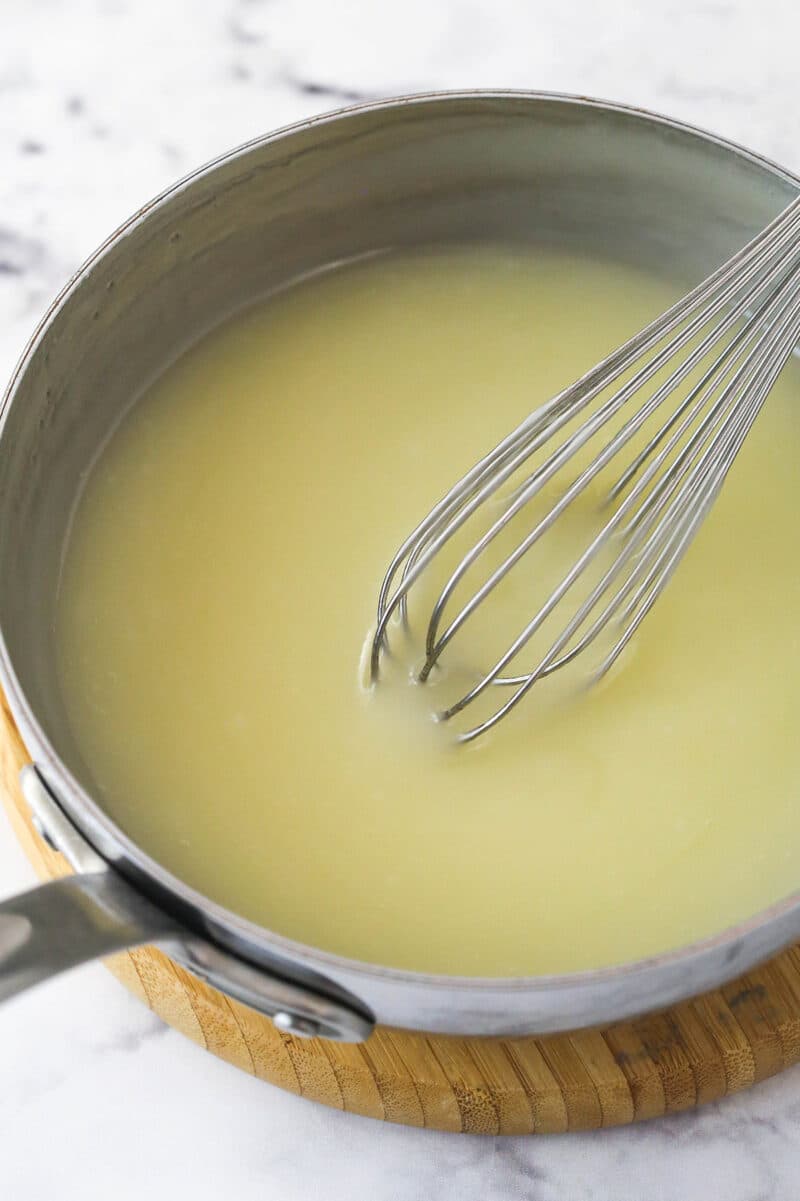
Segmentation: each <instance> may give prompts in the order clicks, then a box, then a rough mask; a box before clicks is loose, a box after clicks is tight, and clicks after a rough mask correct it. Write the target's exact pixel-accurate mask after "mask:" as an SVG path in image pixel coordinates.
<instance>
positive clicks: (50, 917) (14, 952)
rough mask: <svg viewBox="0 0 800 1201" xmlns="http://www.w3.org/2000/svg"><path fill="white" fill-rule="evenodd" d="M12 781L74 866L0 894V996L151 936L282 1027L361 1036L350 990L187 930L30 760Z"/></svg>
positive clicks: (369, 1021) (352, 1038)
mask: <svg viewBox="0 0 800 1201" xmlns="http://www.w3.org/2000/svg"><path fill="white" fill-rule="evenodd" d="M20 782H21V785H22V791H23V793H24V795H25V799H26V800H27V802H28V805H29V806H30V809H31V815H32V820H33V823H34V825H35V827H36V829H37V830H38V832H39V834H40V835H41V836H42V837H43V838H44V839H46V841H47V842H48V843H49V844H50V845H51V846H52V847H53V848H54V850H57V851H60V852H61V853H62V854H64V855H65V856H66V858H67V860H68V861H69V863H70V864H71V866H72V867H73V868H74V869H75V871H76V872H77V874H76V875H74V876H67V877H65V878H64V879H61V880H55V881H53V882H52V883H51V884H43V885H41V887H39V888H33V889H31V890H30V892H23V893H21V894H20V895H19V896H16V897H11V898H10V899H8V900H6V901H3V902H0V1001H3V1000H5V999H6V998H7V997H13V996H14V995H15V994H16V993H20V992H23V991H24V990H25V989H27V988H31V987H32V986H33V985H34V984H38V983H39V982H40V981H42V980H47V979H48V978H49V977H51V976H56V975H58V973H59V972H64V971H66V970H67V969H68V968H72V967H78V965H79V964H81V963H86V962H88V961H89V960H91V959H100V958H102V957H103V956H105V955H111V954H113V953H114V952H115V951H124V950H127V949H128V948H130V947H137V946H141V945H142V944H143V943H158V944H160V946H161V947H162V948H163V949H164V950H166V951H167V953H168V954H170V955H171V956H172V957H173V958H174V959H176V960H177V962H178V963H180V964H182V965H183V966H184V967H186V968H188V970H189V971H190V972H192V973H193V974H194V975H196V976H199V977H200V978H201V979H203V980H205V981H207V982H208V983H209V984H211V985H212V986H214V987H215V988H219V989H221V990H222V991H223V992H225V993H227V994H228V995H229V996H233V997H235V998H236V999H237V1000H239V1001H242V1002H243V1003H244V1004H245V1005H249V1006H251V1007H252V1008H253V1009H257V1010H259V1012H261V1013H263V1014H265V1015H267V1016H269V1017H271V1018H272V1020H273V1021H274V1022H275V1024H276V1026H278V1028H279V1029H281V1030H283V1031H285V1032H286V1033H288V1034H294V1035H297V1036H301V1037H306V1038H311V1037H319V1038H327V1039H335V1040H339V1041H343V1042H360V1041H361V1040H362V1039H365V1038H367V1037H368V1036H369V1034H370V1032H371V1031H372V1028H373V1024H374V1019H373V1017H372V1014H371V1013H370V1012H369V1010H368V1009H367V1008H366V1007H365V1006H363V1005H362V1004H361V1003H360V1002H358V1001H357V1000H356V998H350V997H348V996H345V995H344V994H343V992H342V990H341V989H337V988H335V986H334V985H333V984H332V983H331V982H329V981H321V985H322V987H321V988H320V989H317V988H315V987H313V986H312V985H310V984H309V985H307V984H305V983H302V984H301V983H300V982H298V981H294V980H292V979H290V978H288V977H287V976H283V975H282V974H279V973H278V972H275V971H272V970H270V969H269V968H268V967H266V966H264V965H257V964H256V963H253V962H251V961H249V960H248V959H245V958H243V957H241V956H240V955H238V954H235V953H232V952H231V951H228V950H226V949H225V948H224V947H221V946H217V945H216V944H215V943H214V942H212V941H210V940H209V939H207V938H205V937H203V936H202V935H201V934H199V933H197V932H196V931H194V930H190V929H189V928H188V927H187V926H185V925H183V924H182V923H180V922H178V921H177V920H176V919H175V918H173V917H171V916H170V915H169V913H167V912H166V910H164V909H162V908H161V907H160V906H159V905H157V904H155V902H153V901H151V900H150V899H149V898H148V897H147V896H145V895H144V893H143V892H139V890H138V889H137V888H135V887H134V886H133V885H132V884H130V883H129V882H128V881H127V880H126V879H125V877H124V876H123V875H122V874H121V873H120V872H118V871H117V870H116V869H115V868H114V867H113V866H112V865H110V864H108V863H107V862H106V861H105V859H103V858H102V857H101V856H100V855H98V853H97V852H96V851H95V849H94V848H93V847H92V846H91V845H90V843H89V842H88V841H87V840H86V839H85V838H84V836H83V835H82V833H81V832H80V831H79V830H78V828H77V827H76V826H75V825H73V823H72V822H71V821H70V819H69V817H68V816H67V814H66V813H65V811H64V810H63V809H62V808H61V806H60V805H59V804H58V802H57V800H56V798H55V797H54V796H53V794H52V793H51V791H50V789H49V788H48V787H47V785H46V784H45V782H44V779H43V778H42V776H41V775H40V774H39V771H38V770H37V769H36V768H35V767H33V766H32V765H31V766H28V767H24V768H23V769H22V772H21V773H20ZM337 994H338V995H337Z"/></svg>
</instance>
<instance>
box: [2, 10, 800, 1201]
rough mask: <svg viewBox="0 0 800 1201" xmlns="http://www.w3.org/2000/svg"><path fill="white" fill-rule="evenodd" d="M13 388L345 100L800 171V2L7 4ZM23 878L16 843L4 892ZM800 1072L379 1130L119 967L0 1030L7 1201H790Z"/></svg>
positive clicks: (796, 1163)
mask: <svg viewBox="0 0 800 1201" xmlns="http://www.w3.org/2000/svg"><path fill="white" fill-rule="evenodd" d="M0 30H2V32H1V33H0V162H2V165H3V169H2V171H1V172H0V375H2V376H7V375H8V373H9V371H10V369H11V367H12V364H13V361H14V359H15V357H16V355H17V354H18V352H19V351H20V349H21V348H22V345H23V343H24V340H25V338H26V336H27V334H28V333H29V332H30V330H31V328H32V326H33V324H34V322H35V320H36V318H37V317H38V316H39V314H40V313H41V312H42V310H43V308H44V306H45V305H46V303H47V302H48V300H49V299H50V298H51V297H52V296H53V294H54V293H55V292H56V290H57V289H58V288H59V286H60V285H61V284H62V283H63V282H64V280H65V279H66V277H67V275H68V273H69V272H70V271H71V270H72V269H73V268H74V267H76V266H77V265H78V264H79V263H80V261H81V260H82V259H83V258H84V256H85V255H86V254H88V252H89V251H90V250H92V249H93V247H94V246H95V245H96V244H97V243H98V242H99V241H100V240H101V238H102V237H104V236H105V235H106V234H107V233H108V232H109V231H110V230H111V229H112V228H113V227H114V226H115V225H116V224H117V223H118V222H119V221H121V220H122V219H123V218H124V217H126V216H127V215H128V214H129V213H130V212H131V211H132V210H133V209H134V208H135V207H136V206H137V205H138V204H140V203H141V202H142V201H145V200H147V199H148V198H149V197H150V196H151V195H152V194H153V193H155V192H157V191H158V190H159V189H161V188H162V187H164V186H165V185H166V184H168V183H170V182H171V181H172V180H173V179H174V178H175V177H176V176H178V175H180V174H181V173H183V172H184V171H186V170H188V169H189V168H190V167H192V166H194V165H196V164H197V163H199V162H201V161H203V160H205V159H208V158H210V157H212V156H213V155H215V154H216V153H218V152H219V151H222V150H225V149H226V148H228V147H229V146H232V145H234V144H236V143H238V142H241V141H243V140H245V139H246V138H249V137H251V136H253V135H255V134H258V133H260V132H261V131H263V130H266V129H269V128H271V127H274V126H277V125H281V124H283V123H285V122H287V121H291V120H294V119H296V118H299V117H302V116H304V115H306V114H310V113H313V112H315V111H320V110H323V109H326V108H332V107H335V106H337V105H338V104H340V103H343V102H348V101H350V100H351V99H359V98H367V97H371V96H377V95H388V94H392V93H398V92H402V91H411V90H425V89H429V88H437V87H459V86H465V87H468V86H515V87H536V88H550V89H554V90H560V91H576V92H582V93H588V94H591V95H598V96H603V97H609V98H613V99H617V100H623V101H630V102H633V103H636V104H643V105H647V106H650V107H652V108H655V109H658V110H662V111H664V112H668V113H671V114H673V115H676V116H678V117H683V118H685V119H687V120H690V121H694V122H698V123H700V124H703V125H707V126H709V127H711V128H713V129H715V130H717V131H718V132H720V133H723V134H726V135H728V136H730V137H733V138H735V139H737V140H739V141H742V142H745V143H748V144H750V145H751V146H753V147H754V148H756V149H758V150H760V151H762V152H763V153H765V154H767V155H770V156H772V157H774V158H776V159H779V160H781V161H782V162H784V163H785V164H786V165H787V166H790V167H793V168H794V169H795V170H798V169H800V126H799V125H798V120H797V97H798V87H797V82H798V40H799V39H798V35H800V10H798V8H797V4H796V0H760V3H758V4H754V3H752V2H751V0H728V2H724V0H716V2H712V0H705V2H701V0H685V2H681V0H661V2H660V3H659V4H658V5H656V4H649V3H646V2H645V0H641V2H640V3H638V4H632V3H630V0H605V3H595V2H594V0H572V2H571V3H569V2H566V0H565V2H562V3H561V4H553V3H546V2H545V0H491V2H490V0H484V3H481V2H480V0H403V2H402V3H401V4H394V5H392V6H391V8H389V7H388V6H386V5H384V4H380V3H377V2H375V0H339V2H338V3H334V2H331V0H327V2H325V0H261V2H259V0H0ZM30 878H31V873H30V870H29V869H28V867H27V865H26V864H25V863H24V862H23V859H22V856H21V853H20V852H19V850H18V849H17V848H16V846H15V845H14V843H13V840H12V837H11V834H10V832H9V830H8V827H7V826H6V825H5V823H1V824H0V893H3V894H4V893H7V892H12V891H14V890H15V889H16V888H20V887H22V886H24V885H25V884H26V883H27V882H28V881H29V880H30ZM799 1130H800V1071H798V1070H795V1071H793V1072H792V1071H790V1072H788V1073H786V1074H785V1075H783V1076H782V1077H780V1078H778V1079H776V1080H773V1081H771V1082H769V1083H767V1084H765V1085H762V1086H761V1087H759V1088H757V1089H754V1090H753V1091H752V1092H750V1093H747V1094H745V1095H742V1096H739V1097H737V1098H733V1099H731V1100H729V1101H728V1102H726V1103H724V1104H722V1105H719V1106H712V1107H709V1108H707V1109H705V1110H702V1111H700V1112H698V1113H696V1114H691V1115H688V1116H682V1117H679V1118H674V1119H668V1120H663V1121H658V1122H653V1123H650V1124H648V1125H645V1126H641V1127H637V1128H633V1129H626V1130H620V1131H610V1132H602V1133H599V1134H593V1135H580V1136H578V1135H574V1136H558V1137H553V1138H539V1139H528V1140H523V1139H510V1140H502V1139H496V1140H493V1139H481V1138H466V1137H461V1138H459V1137H455V1136H450V1135H437V1134H432V1133H429V1132H426V1131H412V1130H405V1129H401V1128H397V1127H385V1126H381V1125H378V1124H377V1123H373V1122H370V1121H366V1120H363V1119H359V1118H355V1117H352V1116H349V1115H343V1114H339V1113H331V1112H328V1111H326V1110H324V1109H322V1108H320V1107H317V1106H314V1105H311V1104H309V1103H307V1102H305V1101H302V1100H299V1099H297V1098H294V1097H290V1096H286V1095H284V1094H282V1093H280V1092H278V1091H277V1090H275V1089H272V1088H270V1087H269V1086H267V1085H265V1084H262V1083H260V1082H258V1081H256V1080H253V1079H251V1078H249V1077H247V1076H245V1075H243V1074H241V1073H238V1072H237V1071H235V1070H234V1069H233V1068H230V1067H228V1066H227V1065H225V1064H223V1063H220V1062H218V1061H216V1060H214V1059H212V1057H211V1056H208V1055H204V1054H203V1053H202V1052H200V1051H199V1050H198V1049H197V1048H195V1047H194V1046H193V1045H191V1044H189V1043H188V1042H185V1041H184V1040H183V1039H182V1038H181V1037H180V1036H179V1035H177V1034H174V1033H173V1032H171V1031H169V1030H167V1029H166V1028H165V1027H163V1026H162V1025H161V1024H160V1023H159V1022H158V1021H157V1020H156V1019H155V1018H153V1017H152V1015H151V1014H150V1013H148V1012H147V1011H146V1010H144V1009H143V1008H141V1007H140V1006H139V1005H138V1004H137V1003H136V1002H134V1001H133V1000H131V999H130V998H129V997H128V996H127V995H126V994H125V993H124V992H123V990H122V989H121V988H120V987H119V986H118V985H117V984H116V983H115V982H114V981H113V980H112V979H111V978H110V977H109V976H107V975H106V973H105V972H104V970H103V969H102V968H100V967H92V968H87V969H84V970H82V971H80V972H78V973H75V974H73V975H72V976H70V977H66V978H63V979H62V980H60V981H58V982H56V983H54V984H52V985H50V986H49V987H46V988H43V989H40V990H39V991H38V992H37V993H33V994H30V995H29V996H28V997H27V998H25V999H24V1000H21V1001H17V1002H15V1003H13V1004H11V1005H9V1006H8V1007H7V1008H6V1009H4V1011H3V1012H2V1014H0V1195H2V1196H3V1197H4V1198H8V1199H9V1201H42V1199H44V1198H47V1197H54V1196H57V1197H58V1198H59V1199H60V1201H71V1199H72V1198H74V1199H76V1201H77V1199H78V1198H81V1201H95V1199H98V1201H99V1199H100V1198H103V1201H108V1199H109V1198H119V1199H120V1201H123V1199H127V1198H137V1199H138V1198H141V1197H142V1196H148V1197H150V1198H155V1199H156V1201H160V1199H161V1198H166V1197H173V1196H183V1195H187V1196H191V1197H192V1198H193V1201H205V1199H206V1198H208V1199H211V1198H215V1199H216V1198H218V1197H220V1196H225V1197H230V1198H235V1199H236V1201H251V1199H255V1198H259V1199H260V1201H270V1199H273V1198H274V1199H275V1201H315V1199H317V1198H326V1199H331V1201H338V1199H340V1198H341V1199H345V1198H369V1201H418V1199H419V1201H428V1199H429V1198H433V1197H436V1198H439V1199H441V1201H467V1199H469V1198H473V1197H474V1198H480V1199H481V1201H495V1199H496V1201H500V1199H501V1198H503V1199H508V1201H511V1199H525V1201H555V1199H556V1198H567V1199H569V1201H582V1199H591V1201H605V1199H610V1198H613V1199H614V1201H628V1199H630V1201H642V1199H643V1198H654V1199H656V1201H673V1199H675V1201H694V1199H695V1198H697V1199H698V1201H700V1199H702V1201H707V1199H708V1198H709V1197H717V1198H724V1199H725V1201H783V1199H788V1198H793V1197H795V1196H796V1195H797V1190H798V1185H797V1181H798V1179H800V1134H799V1133H798V1131H799Z"/></svg>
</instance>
